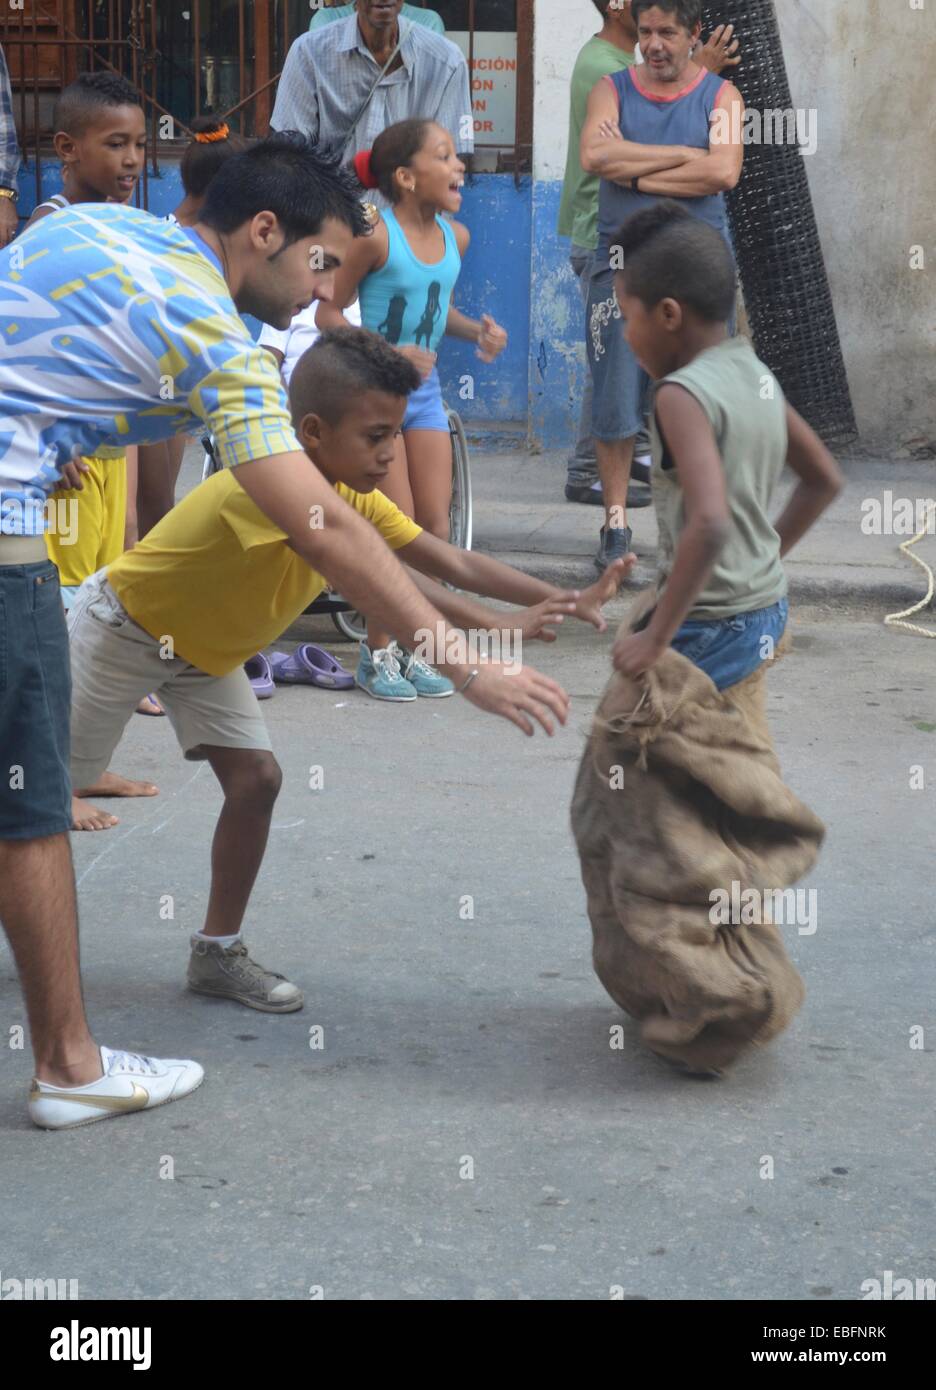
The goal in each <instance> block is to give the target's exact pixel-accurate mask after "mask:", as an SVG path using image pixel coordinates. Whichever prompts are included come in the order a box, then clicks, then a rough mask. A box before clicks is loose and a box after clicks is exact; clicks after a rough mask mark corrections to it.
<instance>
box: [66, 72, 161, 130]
mask: <svg viewBox="0 0 936 1390" xmlns="http://www.w3.org/2000/svg"><path fill="white" fill-rule="evenodd" d="M142 105H143V98H142V96H141V95H140V93H139V91H138V90H137V88H136V87H134V86H133V85H132V84H131V83H129V82H128V81H127V79H126V78H125V77H121V76H120V74H119V73H116V72H83V73H82V74H81V76H80V77H78V78H76V79H75V81H74V82H70V83H69V84H68V86H67V87H66V88H65V90H64V92H62V95H61V96H60V97H59V99H58V101H57V102H56V103H55V110H54V111H53V112H52V129H53V130H55V131H59V130H61V131H64V132H65V134H66V135H70V136H72V138H73V139H77V138H78V137H79V136H81V135H83V134H84V132H85V131H86V130H87V128H88V126H90V125H93V124H94V122H95V121H96V120H98V119H99V118H100V115H101V112H102V110H103V109H104V108H105V107H108V106H142Z"/></svg>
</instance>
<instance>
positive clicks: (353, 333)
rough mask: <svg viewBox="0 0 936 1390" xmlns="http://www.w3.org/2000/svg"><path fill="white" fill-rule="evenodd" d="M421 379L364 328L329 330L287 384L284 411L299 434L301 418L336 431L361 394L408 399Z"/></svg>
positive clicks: (302, 357) (306, 356)
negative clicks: (317, 420)
mask: <svg viewBox="0 0 936 1390" xmlns="http://www.w3.org/2000/svg"><path fill="white" fill-rule="evenodd" d="M421 381H422V378H421V377H420V375H419V372H418V371H417V370H416V368H415V367H414V366H413V364H412V362H410V361H408V360H407V358H405V357H404V356H403V355H402V353H399V352H397V350H396V349H395V348H392V347H391V346H390V344H389V343H388V342H387V340H386V339H385V338H381V336H380V334H379V333H371V332H370V331H369V329H366V328H328V329H326V330H325V332H324V333H323V334H322V336H321V337H320V338H318V339H317V340H316V341H315V342H314V343H313V344H312V346H311V347H310V348H308V349H307V350H306V351H305V352H304V353H303V354H302V356H301V357H300V358H299V361H298V362H297V363H296V365H295V367H294V368H293V374H292V376H291V377H290V379H289V405H290V409H291V411H292V418H293V424H294V425H295V427H296V428H297V429H298V428H299V424H300V422H301V421H302V419H303V417H304V416H306V415H320V416H321V417H322V419H323V420H327V422H328V423H329V424H330V425H337V424H338V422H339V420H341V419H342V418H343V417H344V416H345V415H347V413H348V411H350V410H353V409H354V408H355V403H356V402H357V401H359V400H360V398H361V394H362V392H364V391H385V392H386V393H387V395H388V396H400V397H403V396H408V395H409V394H410V392H411V391H415V390H416V389H417V387H418V386H419V384H420V382H421Z"/></svg>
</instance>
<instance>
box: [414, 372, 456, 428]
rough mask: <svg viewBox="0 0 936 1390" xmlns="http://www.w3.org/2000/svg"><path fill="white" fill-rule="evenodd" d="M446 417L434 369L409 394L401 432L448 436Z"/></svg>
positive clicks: (437, 375)
mask: <svg viewBox="0 0 936 1390" xmlns="http://www.w3.org/2000/svg"><path fill="white" fill-rule="evenodd" d="M448 428H449V426H448V416H447V415H446V413H445V406H444V405H443V403H442V383H441V381H440V380H439V373H438V371H437V369H436V368H435V367H433V369H432V371H431V372H430V373H429V375H428V376H427V377H426V380H425V381H424V382H423V384H422V385H421V386H418V387H417V388H416V390H415V391H412V392H411V393H410V398H409V400H408V402H407V405H406V414H405V415H404V417H403V431H404V433H405V432H406V431H407V430H441V431H442V432H443V434H448Z"/></svg>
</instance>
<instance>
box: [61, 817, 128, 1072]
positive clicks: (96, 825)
mask: <svg viewBox="0 0 936 1390" xmlns="http://www.w3.org/2000/svg"><path fill="white" fill-rule="evenodd" d="M118 824H119V822H118V820H117V817H116V816H112V815H111V813H110V811H101V810H99V809H98V807H97V806H92V805H91V802H90V801H82V799H81V797H80V796H73V797H72V830H110V828H111V826H112V825H118ZM52 1084H53V1085H59V1084H60V1083H58V1082H53V1083H52ZM74 1084H76V1085H77V1084H79V1083H77V1082H76V1083H74Z"/></svg>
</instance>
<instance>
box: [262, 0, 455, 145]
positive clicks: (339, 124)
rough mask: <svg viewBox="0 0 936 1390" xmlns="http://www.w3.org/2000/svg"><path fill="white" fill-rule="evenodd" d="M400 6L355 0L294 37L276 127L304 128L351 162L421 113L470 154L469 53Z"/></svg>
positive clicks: (384, 0)
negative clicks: (336, 16)
mask: <svg viewBox="0 0 936 1390" xmlns="http://www.w3.org/2000/svg"><path fill="white" fill-rule="evenodd" d="M401 9H402V0H357V6H356V10H355V13H354V14H352V15H351V16H350V17H349V18H348V19H342V20H339V21H337V22H335V23H333V24H328V25H326V26H325V27H324V28H323V29H319V30H316V31H315V32H314V33H307V34H302V35H301V36H300V37H299V38H298V39H296V41H295V43H294V44H293V46H292V47H291V48H290V50H289V53H288V54H287V56H286V63H285V66H284V68H283V72H282V76H281V77H280V81H279V87H278V89H277V93H276V105H275V106H274V108H273V116H272V120H271V125H272V127H273V129H274V130H299V131H301V132H302V133H303V135H306V136H308V137H309V139H311V140H312V141H313V142H314V143H315V144H316V145H317V146H318V147H319V148H320V149H327V150H330V151H332V152H333V153H335V154H339V155H340V156H341V159H342V162H343V163H344V164H348V163H350V161H351V160H352V159H353V157H354V155H355V154H356V153H357V152H358V150H363V149H368V148H369V147H370V146H371V145H372V144H373V143H374V140H375V139H376V138H377V136H378V135H379V133H380V132H381V131H382V130H386V128H387V126H390V125H393V124H394V123H395V122H397V121H404V120H407V119H409V118H410V117H413V116H421V117H424V118H425V119H426V120H431V121H435V122H437V123H438V124H439V125H440V126H441V127H442V128H443V130H447V131H448V132H449V134H450V135H451V137H452V139H453V141H454V142H455V148H456V150H457V151H458V153H459V154H460V155H462V156H464V155H466V154H470V153H471V152H472V150H473V149H474V139H473V132H474V118H473V116H472V113H471V92H470V90H469V82H468V65H467V63H466V62H465V58H464V55H463V53H462V51H461V49H460V48H458V46H457V45H456V44H454V43H451V42H450V41H449V40H448V39H446V38H443V37H442V36H441V35H440V34H434V33H432V32H431V30H429V29H427V28H426V27H425V26H424V25H420V24H412V23H411V22H410V21H409V20H407V19H404V18H403V17H402V15H401V13H400V11H401ZM398 43H399V52H398V53H396V55H395V56H393V59H392V61H389V60H390V59H391V55H393V54H394V50H395V49H396V47H397V44H398ZM388 62H389V66H387V64H388ZM385 66H386V68H387V70H386V72H384V73H383V76H381V71H382V69H383V68H384V67H385ZM378 78H379V79H380V80H379V82H377V80H378ZM375 83H377V87H376V89H375V90H374V91H373V96H371V98H370V100H369V101H367V98H368V95H369V93H370V92H371V90H372V89H373V88H374V84H375ZM365 102H367V106H366V109H365V110H363V111H362V107H363V106H364V103H365Z"/></svg>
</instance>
